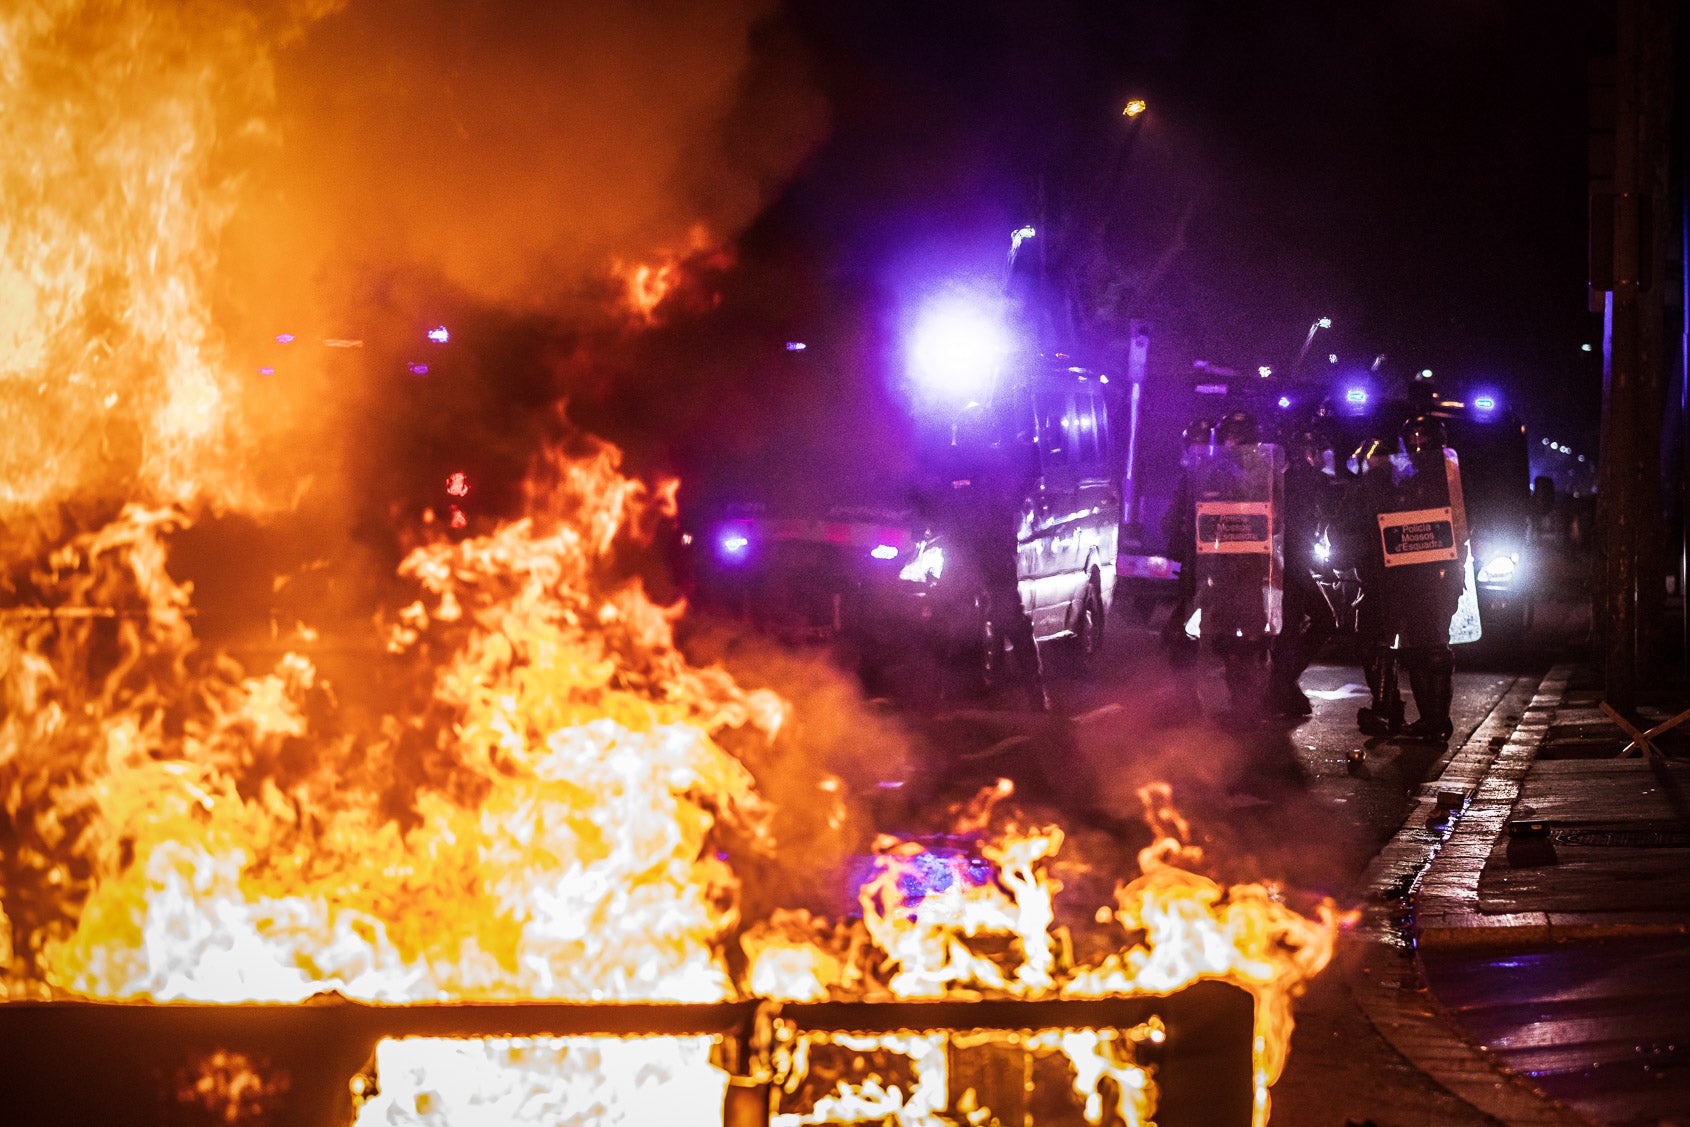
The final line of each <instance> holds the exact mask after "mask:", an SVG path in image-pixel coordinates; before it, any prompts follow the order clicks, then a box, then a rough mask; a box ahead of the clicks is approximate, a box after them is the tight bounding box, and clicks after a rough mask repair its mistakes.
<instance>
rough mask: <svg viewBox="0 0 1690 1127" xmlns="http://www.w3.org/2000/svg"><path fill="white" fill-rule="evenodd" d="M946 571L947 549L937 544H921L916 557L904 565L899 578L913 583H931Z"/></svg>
mask: <svg viewBox="0 0 1690 1127" xmlns="http://www.w3.org/2000/svg"><path fill="white" fill-rule="evenodd" d="M944 571H945V550H944V549H943V548H941V547H939V545H937V544H921V545H918V546H917V548H916V553H915V559H913V560H911V561H910V562H909V563H907V564H905V565H904V566H903V569H902V570H900V571H899V572H898V578H899V579H907V580H909V581H910V582H911V583H931V582H933V580H935V579H938V578H939V576H941V575H942V574H944Z"/></svg>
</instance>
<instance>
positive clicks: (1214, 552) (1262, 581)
mask: <svg viewBox="0 0 1690 1127" xmlns="http://www.w3.org/2000/svg"><path fill="white" fill-rule="evenodd" d="M1284 471H1285V454H1284V452H1283V451H1281V450H1280V448H1279V447H1278V446H1275V445H1273V444H1271V443H1259V444H1254V445H1246V446H1217V447H1215V448H1214V449H1213V450H1209V451H1203V452H1200V453H1199V455H1198V457H1197V458H1196V461H1195V465H1193V467H1192V470H1191V482H1192V496H1193V500H1194V503H1195V507H1196V512H1195V514H1194V517H1195V520H1194V525H1195V534H1196V544H1195V548H1196V552H1195V560H1196V566H1197V608H1198V610H1199V611H1200V612H1201V618H1200V620H1199V621H1200V622H1201V632H1202V634H1203V636H1204V637H1208V638H1216V637H1236V638H1266V637H1268V636H1269V635H1273V634H1277V633H1279V626H1280V621H1281V602H1282V599H1283V593H1284V564H1285V543H1284V540H1285V533H1284V529H1283V528H1282V527H1281V519H1280V514H1281V512H1282V494H1283V491H1284V482H1285V472H1284Z"/></svg>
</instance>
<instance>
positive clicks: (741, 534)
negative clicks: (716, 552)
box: [716, 528, 751, 563]
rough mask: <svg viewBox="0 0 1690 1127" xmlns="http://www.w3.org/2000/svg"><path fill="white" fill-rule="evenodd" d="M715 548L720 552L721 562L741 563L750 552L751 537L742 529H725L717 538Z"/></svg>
mask: <svg viewBox="0 0 1690 1127" xmlns="http://www.w3.org/2000/svg"><path fill="white" fill-rule="evenodd" d="M716 546H717V547H718V548H719V549H720V550H721V556H722V559H723V561H725V562H727V563H743V562H744V561H745V557H746V556H747V555H749V554H750V552H751V537H750V536H749V535H747V533H746V532H745V530H744V529H741V528H727V529H724V530H723V531H722V533H721V535H720V536H719V537H718V538H717V540H716Z"/></svg>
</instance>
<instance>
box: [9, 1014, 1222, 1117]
mask: <svg viewBox="0 0 1690 1127" xmlns="http://www.w3.org/2000/svg"><path fill="white" fill-rule="evenodd" d="M1152 1018H1159V1019H1160V1021H1161V1022H1162V1025H1163V1027H1164V1029H1165V1036H1164V1038H1163V1040H1162V1042H1161V1043H1160V1044H1159V1045H1157V1046H1155V1047H1154V1051H1153V1052H1152V1053H1151V1054H1150V1056H1151V1057H1152V1058H1153V1059H1147V1060H1146V1061H1145V1062H1144V1063H1147V1064H1149V1065H1151V1066H1152V1067H1153V1068H1154V1070H1155V1079H1156V1083H1157V1086H1158V1088H1159V1090H1160V1094H1161V1097H1160V1101H1159V1103H1158V1106H1157V1113H1156V1123H1157V1125H1158V1127H1229V1125H1233V1124H1236V1125H1238V1127H1247V1125H1248V1124H1249V1123H1250V1122H1251V1111H1252V1097H1253V1072H1252V1059H1251V1045H1252V1042H1253V1036H1254V1033H1253V1030H1254V1021H1253V1019H1254V1002H1253V999H1252V998H1251V996H1250V995H1249V994H1248V993H1247V992H1245V991H1244V990H1242V989H1240V988H1238V987H1236V986H1232V985H1230V984H1227V983H1223V982H1199V983H1195V984H1193V985H1191V986H1189V987H1187V988H1185V989H1183V990H1180V991H1178V992H1176V993H1174V994H1168V995H1141V996H1134V997H1119V998H1100V999H1048V1000H1033V1001H1022V1000H1009V999H982V1000H968V1001H965V1000H949V999H947V1000H939V1001H910V1002H804V1003H790V1002H789V1003H779V1002H770V1001H763V1000H748V1001H739V1002H723V1003H706V1004H677V1003H593V1004H583V1003H553V1002H513V1003H452V1004H440V1005H406V1006H379V1005H367V1004H364V1003H359V1002H351V1001H347V1000H345V999H342V998H340V997H338V996H330V997H325V998H320V999H313V1000H311V1001H309V1002H305V1003H301V1004H298V1005H274V1004H254V1005H203V1004H184V1003H166V1004H128V1003H104V1002H8V1003H0V1046H3V1048H0V1112H3V1117H4V1118H5V1120H6V1121H8V1122H16V1123H20V1124H21V1123H28V1124H31V1125H32V1127H56V1125H60V1124H63V1125H65V1127H71V1125H76V1127H81V1125H83V1124H87V1123H96V1122H103V1123H110V1124H121V1125H125V1127H127V1125H131V1124H133V1125H137V1127H141V1125H146V1127H150V1125H153V1124H158V1125H161V1127H163V1125H171V1127H185V1125H188V1124H211V1123H220V1124H227V1123H228V1122H230V1120H229V1118H228V1114H229V1113H228V1110H227V1108H222V1109H212V1108H208V1107H206V1106H203V1105H202V1104H199V1103H196V1102H195V1101H194V1100H192V1099H189V1098H187V1097H186V1096H185V1094H184V1083H185V1082H186V1081H185V1079H184V1078H185V1077H189V1076H191V1074H192V1073H193V1070H195V1069H203V1067H204V1062H205V1061H206V1060H207V1059H213V1058H215V1057H216V1055H217V1054H226V1055H227V1054H238V1059H239V1060H241V1061H245V1062H251V1066H252V1067H253V1068H254V1069H255V1070H256V1071H257V1072H258V1073H259V1074H260V1075H261V1076H264V1077H268V1078H269V1079H270V1081H271V1083H270V1084H269V1085H268V1088H267V1090H268V1091H270V1092H271V1096H270V1098H268V1099H267V1100H266V1101H265V1102H264V1104H263V1106H262V1107H254V1108H252V1109H251V1111H250V1113H249V1114H244V1115H242V1116H241V1117H240V1118H238V1119H236V1120H234V1122H238V1123H243V1124H261V1125H263V1127H343V1125H346V1124H349V1123H351V1121H352V1118H353V1114H354V1094H353V1090H352V1081H353V1078H354V1077H357V1076H360V1075H362V1074H363V1073H364V1072H365V1071H366V1070H367V1069H368V1068H369V1066H370V1063H371V1061H372V1060H373V1057H374V1053H375V1048H376V1045H377V1043H378V1042H380V1041H381V1040H383V1039H388V1038H402V1037H443V1038H461V1039H478V1038H493V1037H500V1038H503V1037H580V1036H603V1037H635V1036H666V1037H683V1036H709V1037H713V1038H716V1039H717V1048H716V1052H715V1061H716V1063H717V1064H718V1065H719V1066H721V1067H722V1068H724V1069H725V1070H726V1071H727V1073H728V1076H729V1085H728V1091H727V1098H726V1102H725V1106H724V1109H723V1122H724V1125H725V1127H766V1125H767V1124H768V1122H769V1119H770V1115H771V1113H772V1111H773V1110H774V1108H775V1106H776V1102H777V1099H778V1096H779V1092H778V1089H777V1087H776V1081H777V1079H778V1077H777V1075H776V1066H775V1063H774V1050H775V1049H776V1047H777V1042H778V1041H780V1040H782V1039H787V1040H790V1039H791V1038H794V1037H798V1036H802V1035H805V1034H825V1033H858V1034H885V1033H894V1032H903V1031H924V1032H933V1033H940V1032H979V1031H1002V1032H1004V1033H1016V1032H1019V1031H1026V1030H1046V1029H1122V1030H1125V1029H1132V1028H1134V1027H1137V1026H1140V1025H1142V1024H1144V1023H1146V1022H1148V1021H1150V1020H1151V1019H1152ZM999 1063H1001V1061H1000V1062H999ZM986 1071H990V1070H989V1069H988V1070H986ZM1028 1075H1029V1076H1030V1075H1031V1073H1029V1074H1028ZM1030 1083H1031V1081H1030V1080H1029V1084H1030ZM190 1087H191V1085H190Z"/></svg>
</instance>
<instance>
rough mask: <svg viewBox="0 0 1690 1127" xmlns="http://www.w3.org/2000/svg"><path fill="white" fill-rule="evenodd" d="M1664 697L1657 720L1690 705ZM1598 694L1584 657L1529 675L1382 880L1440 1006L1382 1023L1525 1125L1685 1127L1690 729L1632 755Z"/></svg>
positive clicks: (1466, 1088) (1455, 1084) (1400, 844)
mask: <svg viewBox="0 0 1690 1127" xmlns="http://www.w3.org/2000/svg"><path fill="white" fill-rule="evenodd" d="M1661 704H1662V707H1661V708H1659V709H1645V710H1643V713H1642V715H1641V716H1640V717H1638V719H1642V720H1643V721H1644V727H1652V726H1653V725H1655V724H1657V723H1659V722H1660V721H1661V720H1663V719H1665V718H1666V717H1667V716H1670V715H1672V714H1674V713H1676V712H1678V711H1680V710H1682V708H1683V707H1684V706H1685V704H1690V701H1687V702H1682V703H1677V704H1676V705H1674V703H1673V702H1668V701H1662V702H1661ZM1599 705H1600V691H1599V687H1598V684H1597V680H1596V678H1595V677H1594V676H1593V674H1592V672H1591V671H1590V670H1589V669H1588V668H1587V667H1583V666H1578V665H1566V666H1557V667H1556V668H1555V669H1553V670H1551V671H1550V673H1549V674H1548V675H1546V676H1545V677H1544V678H1543V679H1542V681H1541V682H1539V683H1538V684H1536V685H1535V686H1533V685H1531V684H1530V679H1529V678H1525V679H1522V683H1517V685H1516V687H1515V688H1514V689H1513V690H1512V691H1511V692H1510V693H1508V694H1506V695H1505V696H1504V698H1503V700H1502V701H1501V702H1500V703H1499V704H1498V705H1497V706H1496V708H1495V709H1493V711H1492V713H1491V714H1490V716H1488V717H1487V718H1486V719H1485V721H1484V722H1483V723H1481V724H1480V725H1479V727H1478V728H1477V729H1476V730H1475V731H1474V733H1473V734H1472V736H1471V737H1470V738H1468V739H1467V740H1466V741H1465V743H1463V744H1462V745H1461V747H1460V748H1458V749H1457V750H1456V751H1455V752H1454V754H1453V755H1452V756H1451V758H1450V759H1449V761H1448V763H1447V765H1446V767H1445V770H1444V771H1443V773H1442V775H1441V776H1440V777H1439V778H1438V779H1437V780H1436V781H1435V782H1433V783H1430V784H1428V785H1427V786H1426V787H1425V788H1424V790H1423V793H1422V795H1421V799H1420V804H1419V806H1418V808H1417V812H1416V814H1415V815H1413V816H1412V817H1411V818H1410V820H1409V822H1408V823H1406V824H1405V825H1404V827H1403V829H1402V831H1400V832H1399V833H1398V834H1397V836H1396V838H1394V839H1393V840H1392V842H1391V843H1390V844H1389V845H1388V846H1387V847H1386V849H1385V850H1384V851H1383V852H1382V853H1381V854H1380V856H1379V858H1377V859H1376V861H1375V863H1374V866H1373V872H1372V873H1370V876H1371V877H1372V879H1373V880H1374V882H1375V883H1374V884H1373V886H1372V887H1375V888H1379V889H1387V890H1390V889H1392V888H1393V887H1394V889H1395V891H1396V893H1397V897H1396V899H1395V901H1394V903H1395V911H1394V912H1379V911H1377V910H1376V912H1375V915H1376V916H1378V917H1379V918H1378V920H1377V921H1376V922H1377V924H1378V926H1379V927H1381V928H1384V929H1386V930H1390V929H1394V930H1395V932H1396V934H1397V935H1398V936H1399V937H1400V938H1401V939H1402V940H1404V941H1406V942H1407V943H1408V944H1409V945H1410V946H1411V947H1412V949H1413V951H1414V953H1415V958H1414V963H1415V968H1416V970H1417V971H1418V974H1417V976H1416V979H1417V984H1418V985H1420V986H1421V987H1422V988H1423V989H1424V990H1425V991H1426V992H1427V995H1428V996H1427V999H1426V1000H1427V1002H1429V1003H1430V1004H1427V1005H1423V1006H1421V1007H1420V1011H1419V1012H1418V1013H1416V1014H1413V1015H1410V1018H1412V1020H1410V1019H1405V1017H1404V1014H1403V1012H1402V1011H1403V1007H1402V1004H1401V1002H1400V1000H1392V999H1389V998H1386V997H1385V996H1383V995H1381V994H1379V993H1378V991H1377V990H1375V991H1374V994H1373V997H1372V1002H1373V1006H1372V1007H1371V1009H1370V1017H1373V1018H1374V1020H1375V1024H1376V1026H1379V1027H1380V1029H1381V1032H1383V1033H1384V1034H1385V1035H1386V1037H1387V1039H1390V1040H1392V1041H1393V1043H1395V1044H1396V1045H1397V1047H1398V1049H1399V1051H1401V1052H1403V1053H1404V1055H1405V1056H1408V1057H1409V1058H1410V1060H1413V1061H1414V1062H1415V1063H1416V1064H1417V1065H1419V1066H1420V1067H1421V1068H1422V1070H1423V1071H1426V1072H1428V1073H1430V1074H1431V1075H1433V1076H1434V1077H1435V1078H1436V1079H1438V1080H1439V1082H1440V1083H1442V1084H1444V1086H1445V1087H1447V1088H1449V1089H1450V1090H1451V1091H1452V1092H1455V1093H1456V1094H1457V1095H1459V1096H1461V1097H1462V1098H1463V1099H1465V1100H1467V1101H1468V1102H1469V1103H1471V1104H1473V1106H1475V1107H1478V1108H1479V1109H1480V1110H1482V1111H1484V1112H1486V1113H1487V1114H1489V1115H1491V1116H1493V1117H1495V1118H1496V1119H1497V1120H1499V1121H1500V1122H1502V1123H1505V1124H1509V1125H1511V1127H1522V1125H1526V1124H1532V1125H1538V1124H1545V1125H1548V1124H1555V1125H1566V1124H1578V1123H1586V1124H1592V1123H1593V1124H1628V1125H1630V1124H1637V1125H1643V1124H1647V1125H1649V1127H1655V1125H1657V1124H1680V1123H1683V1124H1690V730H1686V729H1684V728H1681V729H1675V730H1674V731H1673V732H1671V733H1670V734H1668V735H1666V736H1663V737H1661V738H1660V740H1659V746H1660V748H1661V750H1662V751H1663V752H1664V753H1665V755H1664V757H1661V758H1653V759H1651V758H1649V757H1646V756H1642V755H1638V754H1635V753H1634V755H1633V756H1632V757H1629V758H1618V756H1619V755H1620V753H1621V751H1622V749H1624V748H1625V746H1626V744H1627V743H1628V742H1629V737H1628V736H1627V735H1626V734H1625V733H1624V732H1623V731H1622V730H1621V729H1620V728H1619V727H1618V726H1616V725H1615V724H1613V723H1612V721H1611V720H1610V719H1609V718H1608V717H1607V716H1605V715H1604V714H1603V713H1602V712H1601V710H1600V708H1599ZM1686 727H1687V728H1690V722H1687V725H1686ZM1510 823H1514V826H1513V827H1512V829H1513V831H1514V832H1510V830H1511V827H1510ZM1522 823H1531V825H1529V826H1528V825H1523V824H1522ZM1428 855H1429V856H1430V857H1431V862H1430V865H1427V864H1426V863H1425V859H1426V857H1427V856H1428ZM1393 882H1395V884H1394V886H1393ZM1381 934H1382V933H1381ZM1367 989H1368V985H1366V984H1364V985H1363V988H1362V990H1361V991H1359V992H1358V993H1361V994H1362V995H1363V997H1362V1000H1363V1003H1364V1005H1367V1004H1368V998H1367V996H1366V991H1367ZM1381 1021H1384V1022H1385V1023H1386V1024H1385V1025H1381V1024H1380V1022H1381ZM1387 1025H1389V1026H1391V1028H1387V1027H1386V1026H1387Z"/></svg>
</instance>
